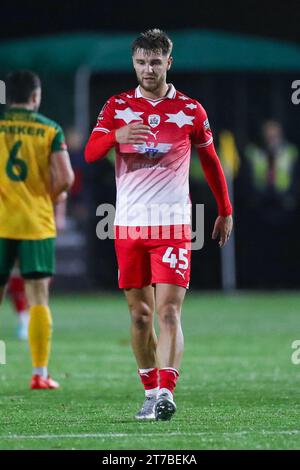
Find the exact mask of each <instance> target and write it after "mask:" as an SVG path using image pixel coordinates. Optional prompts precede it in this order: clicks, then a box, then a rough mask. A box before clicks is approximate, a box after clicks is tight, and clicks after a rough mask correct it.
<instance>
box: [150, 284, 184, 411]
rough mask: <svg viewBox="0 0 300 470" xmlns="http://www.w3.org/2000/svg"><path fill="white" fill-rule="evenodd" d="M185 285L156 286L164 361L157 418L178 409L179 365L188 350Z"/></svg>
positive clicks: (160, 351)
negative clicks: (184, 323) (184, 321)
mask: <svg viewBox="0 0 300 470" xmlns="http://www.w3.org/2000/svg"><path fill="white" fill-rule="evenodd" d="M185 293H186V289H185V288H184V287H180V286H176V285H171V284H157V285H156V295H155V297H156V309H157V315H158V323H159V339H158V345H157V356H158V361H159V363H160V367H161V368H160V370H159V377H160V388H159V392H158V397H157V402H156V404H155V417H156V419H160V420H169V419H171V417H172V415H173V414H174V413H175V411H176V405H175V403H174V400H173V392H174V388H175V386H176V381H177V379H178V377H179V372H178V370H179V366H180V362H181V358H182V355H183V349H184V339H183V333H182V328H181V308H182V303H183V300H184V297H185Z"/></svg>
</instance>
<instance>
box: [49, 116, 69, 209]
mask: <svg viewBox="0 0 300 470" xmlns="http://www.w3.org/2000/svg"><path fill="white" fill-rule="evenodd" d="M49 162H50V168H49V170H50V192H51V198H52V201H53V202H54V203H55V204H59V203H62V202H64V201H65V200H66V199H67V191H68V190H69V189H70V188H71V186H72V184H73V183H74V172H73V169H72V165H71V161H70V156H69V152H68V151H67V145H66V142H65V136H64V133H63V130H62V128H61V127H60V126H58V125H56V126H55V133H54V136H53V140H52V143H51V154H50V160H49Z"/></svg>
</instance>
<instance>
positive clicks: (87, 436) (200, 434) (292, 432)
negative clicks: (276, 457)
mask: <svg viewBox="0 0 300 470" xmlns="http://www.w3.org/2000/svg"><path fill="white" fill-rule="evenodd" d="M247 434H261V435H263V436H269V435H295V434H296V435H297V434H300V430H299V429H292V430H282V431H264V430H260V431H254V430H253V431H237V432H186V433H185V432H170V433H168V434H165V433H143V434H141V433H139V434H130V433H115V434H114V433H108V434H107V433H106V434H105V433H94V434H40V435H36V436H35V435H26V434H20V435H18V434H10V435H8V436H3V435H2V436H1V435H0V441H1V439H25V440H26V439H95V438H119V437H170V436H182V437H183V436H187V437H192V436H195V437H204V436H208V437H209V436H215V437H217V436H228V437H231V436H232V437H234V436H236V437H241V436H244V435H247Z"/></svg>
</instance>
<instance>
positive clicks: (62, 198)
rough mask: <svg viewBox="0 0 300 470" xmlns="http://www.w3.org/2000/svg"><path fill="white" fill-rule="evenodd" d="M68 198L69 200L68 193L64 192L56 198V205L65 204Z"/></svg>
mask: <svg viewBox="0 0 300 470" xmlns="http://www.w3.org/2000/svg"><path fill="white" fill-rule="evenodd" d="M67 198H68V193H67V191H63V192H62V193H60V194H59V195H58V196H57V197H56V198H55V201H54V204H60V203H61V202H65V201H66V200H67Z"/></svg>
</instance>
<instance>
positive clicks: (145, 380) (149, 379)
mask: <svg viewBox="0 0 300 470" xmlns="http://www.w3.org/2000/svg"><path fill="white" fill-rule="evenodd" d="M138 372H139V376H140V379H141V382H142V384H143V385H144V389H145V390H152V389H154V388H157V387H158V369H157V368H153V369H139V370H138Z"/></svg>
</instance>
